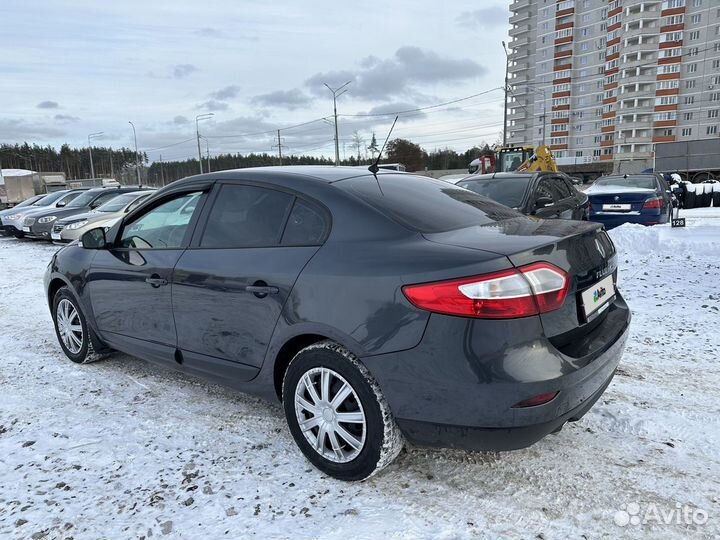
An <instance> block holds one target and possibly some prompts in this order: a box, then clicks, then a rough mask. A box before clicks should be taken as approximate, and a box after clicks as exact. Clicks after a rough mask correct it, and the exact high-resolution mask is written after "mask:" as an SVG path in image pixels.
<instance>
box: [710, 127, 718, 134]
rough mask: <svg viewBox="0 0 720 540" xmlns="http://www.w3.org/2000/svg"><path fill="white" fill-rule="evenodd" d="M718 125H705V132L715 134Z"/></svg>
mask: <svg viewBox="0 0 720 540" xmlns="http://www.w3.org/2000/svg"><path fill="white" fill-rule="evenodd" d="M717 132H718V127H717V126H708V127H707V134H708V135H717Z"/></svg>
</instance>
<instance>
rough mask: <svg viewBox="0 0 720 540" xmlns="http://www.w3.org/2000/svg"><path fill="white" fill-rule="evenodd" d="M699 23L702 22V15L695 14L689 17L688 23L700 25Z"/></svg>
mask: <svg viewBox="0 0 720 540" xmlns="http://www.w3.org/2000/svg"><path fill="white" fill-rule="evenodd" d="M700 21H702V13H696V14H695V15H693V16H692V17H690V22H691V23H692V24H700Z"/></svg>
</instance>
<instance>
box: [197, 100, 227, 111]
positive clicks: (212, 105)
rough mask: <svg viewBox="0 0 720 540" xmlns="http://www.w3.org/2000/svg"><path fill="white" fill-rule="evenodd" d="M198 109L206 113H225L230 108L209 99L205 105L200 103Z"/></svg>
mask: <svg viewBox="0 0 720 540" xmlns="http://www.w3.org/2000/svg"><path fill="white" fill-rule="evenodd" d="M197 108H198V109H205V110H206V111H226V110H228V109H229V108H230V106H229V105H228V104H227V103H223V102H222V101H217V100H216V99H210V100H208V101H206V102H205V103H201V104H200V105H198V106H197Z"/></svg>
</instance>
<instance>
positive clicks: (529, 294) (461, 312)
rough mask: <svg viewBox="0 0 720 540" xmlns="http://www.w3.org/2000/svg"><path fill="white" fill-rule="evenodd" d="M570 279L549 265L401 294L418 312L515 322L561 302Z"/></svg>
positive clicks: (440, 283) (416, 287)
mask: <svg viewBox="0 0 720 540" xmlns="http://www.w3.org/2000/svg"><path fill="white" fill-rule="evenodd" d="M569 287H570V279H569V276H568V275H567V273H565V272H564V271H563V270H561V269H560V268H558V267H556V266H553V265H552V264H549V263H544V262H542V263H535V264H530V265H528V266H523V267H520V268H517V269H515V268H513V269H511V270H503V271H501V272H493V273H492V274H484V275H482V276H474V277H468V278H462V279H453V280H450V281H438V282H435V283H423V284H421V285H408V286H406V287H403V292H404V293H405V296H406V297H407V299H408V300H410V302H412V303H413V304H414V305H415V306H417V307H419V308H420V309H424V310H426V311H432V312H434V313H443V314H446V315H456V316H459V317H475V318H478V319H516V318H519V317H529V316H531V315H538V314H540V313H547V312H549V311H553V310H556V309H558V308H559V307H560V306H562V305H563V302H565V297H566V296H567V292H568V288H569Z"/></svg>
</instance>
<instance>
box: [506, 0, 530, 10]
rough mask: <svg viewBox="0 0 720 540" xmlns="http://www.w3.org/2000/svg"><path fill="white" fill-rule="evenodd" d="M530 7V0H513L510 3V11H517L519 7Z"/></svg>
mask: <svg viewBox="0 0 720 540" xmlns="http://www.w3.org/2000/svg"><path fill="white" fill-rule="evenodd" d="M529 7H530V0H515V2H513V3H512V4H510V11H513V12H517V11H520V10H521V9H528V8H529Z"/></svg>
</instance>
